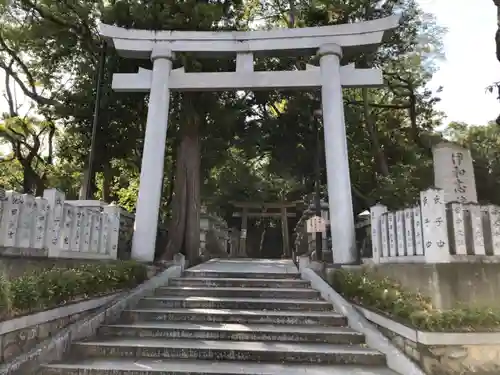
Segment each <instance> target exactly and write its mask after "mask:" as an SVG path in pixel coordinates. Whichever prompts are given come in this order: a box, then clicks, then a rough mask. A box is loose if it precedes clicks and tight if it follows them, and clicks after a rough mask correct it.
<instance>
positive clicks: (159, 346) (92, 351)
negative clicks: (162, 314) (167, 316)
mask: <svg viewBox="0 0 500 375" xmlns="http://www.w3.org/2000/svg"><path fill="white" fill-rule="evenodd" d="M72 354H73V356H72V357H73V358H93V357H98V358H99V357H137V358H163V359H167V358H168V359H193V360H210V361H234V360H238V361H252V362H253V361H259V362H282V361H286V362H289V363H321V364H356V365H372V366H377V365H385V363H386V362H385V357H384V356H383V355H382V354H381V353H379V352H378V351H376V350H372V349H369V348H366V347H365V346H362V345H334V344H315V343H299V344H296V343H285V342H266V343H262V342H255V341H253V342H251V341H222V340H213V341H209V340H180V339H175V340H166V339H157V338H154V339H153V338H130V339H129V338H115V337H109V338H103V339H100V340H90V341H80V342H76V343H73V353H72Z"/></svg>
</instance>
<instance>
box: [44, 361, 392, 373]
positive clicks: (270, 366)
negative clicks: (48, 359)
mask: <svg viewBox="0 0 500 375" xmlns="http://www.w3.org/2000/svg"><path fill="white" fill-rule="evenodd" d="M117 374H120V375H138V374H141V375H396V374H395V373H394V372H392V371H390V370H388V369H384V368H380V367H371V366H363V367H360V366H349V365H347V366H346V365H338V366H332V365H315V364H307V365H304V364H296V363H293V364H287V363H253V362H239V361H230V362H221V361H217V362H208V361H192V360H170V359H169V360H161V359H160V360H159V359H156V358H155V359H148V358H141V359H130V358H116V359H104V358H96V359H94V358H93V359H86V360H81V361H78V362H73V363H72V362H69V363H56V364H53V365H50V366H46V367H45V369H44V373H43V375H117Z"/></svg>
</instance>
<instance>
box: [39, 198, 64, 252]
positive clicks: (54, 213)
mask: <svg viewBox="0 0 500 375" xmlns="http://www.w3.org/2000/svg"><path fill="white" fill-rule="evenodd" d="M43 197H44V198H45V199H47V204H48V217H47V236H46V239H47V240H46V246H47V247H48V248H49V256H50V257H57V256H58V251H59V248H60V245H61V235H62V233H63V228H64V198H65V196H64V193H62V192H60V191H58V190H57V189H46V190H45V191H44V192H43Z"/></svg>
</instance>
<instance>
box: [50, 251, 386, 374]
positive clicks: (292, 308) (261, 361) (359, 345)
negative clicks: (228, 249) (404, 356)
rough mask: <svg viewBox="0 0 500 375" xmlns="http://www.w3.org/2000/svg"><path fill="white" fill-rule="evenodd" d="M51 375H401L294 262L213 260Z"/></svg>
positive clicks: (146, 301)
mask: <svg viewBox="0 0 500 375" xmlns="http://www.w3.org/2000/svg"><path fill="white" fill-rule="evenodd" d="M42 374H43V375H56V374H57V375H63V374H64V375H81V374H92V375H111V374H113V375H132V374H134V375H154V374H162V375H165V374H176V375H182V374H186V375H187V374H191V375H202V374H203V375H209V374H210V375H215V374H218V375H237V374H239V375H280V374H281V375H327V374H328V375H341V374H342V375H395V373H394V372H392V371H390V370H388V369H387V366H386V358H385V356H384V355H383V354H381V353H380V352H378V351H376V350H373V349H371V348H369V347H367V345H366V344H365V338H364V336H363V335H362V334H360V333H358V332H355V331H354V330H352V329H351V328H349V327H348V326H347V319H346V318H345V317H344V316H342V315H341V314H339V313H337V312H335V311H334V310H333V307H332V305H331V304H330V303H328V302H326V301H324V300H322V299H321V297H320V294H319V292H318V291H316V290H314V289H312V288H311V286H310V283H309V282H308V281H305V280H301V279H300V274H299V273H298V270H297V268H296V267H295V265H294V264H293V262H292V261H290V260H263V259H235V260H211V261H209V262H207V263H204V264H201V265H198V266H196V267H193V268H190V269H188V270H186V271H185V272H184V275H183V276H182V277H180V278H176V279H171V280H170V281H169V283H168V285H165V286H162V287H160V288H158V289H157V290H156V292H155V294H154V295H153V296H151V297H146V298H143V299H142V300H141V301H140V302H139V304H138V306H136V307H135V308H134V309H130V310H126V311H125V312H124V313H123V315H122V316H121V318H120V320H119V322H117V323H116V324H110V325H105V326H103V327H101V328H100V330H99V333H98V335H97V337H95V338H92V339H90V340H86V341H81V342H75V343H73V346H72V349H71V353H70V355H69V356H68V359H67V360H66V361H64V362H62V363H52V364H50V365H46V366H45V367H44V369H43V370H42Z"/></svg>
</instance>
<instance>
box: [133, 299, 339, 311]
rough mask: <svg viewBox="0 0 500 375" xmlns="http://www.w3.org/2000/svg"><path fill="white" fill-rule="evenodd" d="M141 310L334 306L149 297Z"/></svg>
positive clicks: (324, 308)
mask: <svg viewBox="0 0 500 375" xmlns="http://www.w3.org/2000/svg"><path fill="white" fill-rule="evenodd" d="M139 308H153V309H154V308H167V309H168V308H173V309H176V308H184V309H201V308H208V309H225V310H227V309H235V310H271V311H277V310H286V311H287V312H288V311H291V310H295V311H296V310H300V311H304V310H306V311H329V310H332V305H331V304H330V303H328V302H325V301H318V300H308V299H302V300H292V299H276V298H270V299H266V298H235V297H196V296H190V297H165V296H160V297H147V298H143V299H142V300H141V301H140V303H139Z"/></svg>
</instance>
